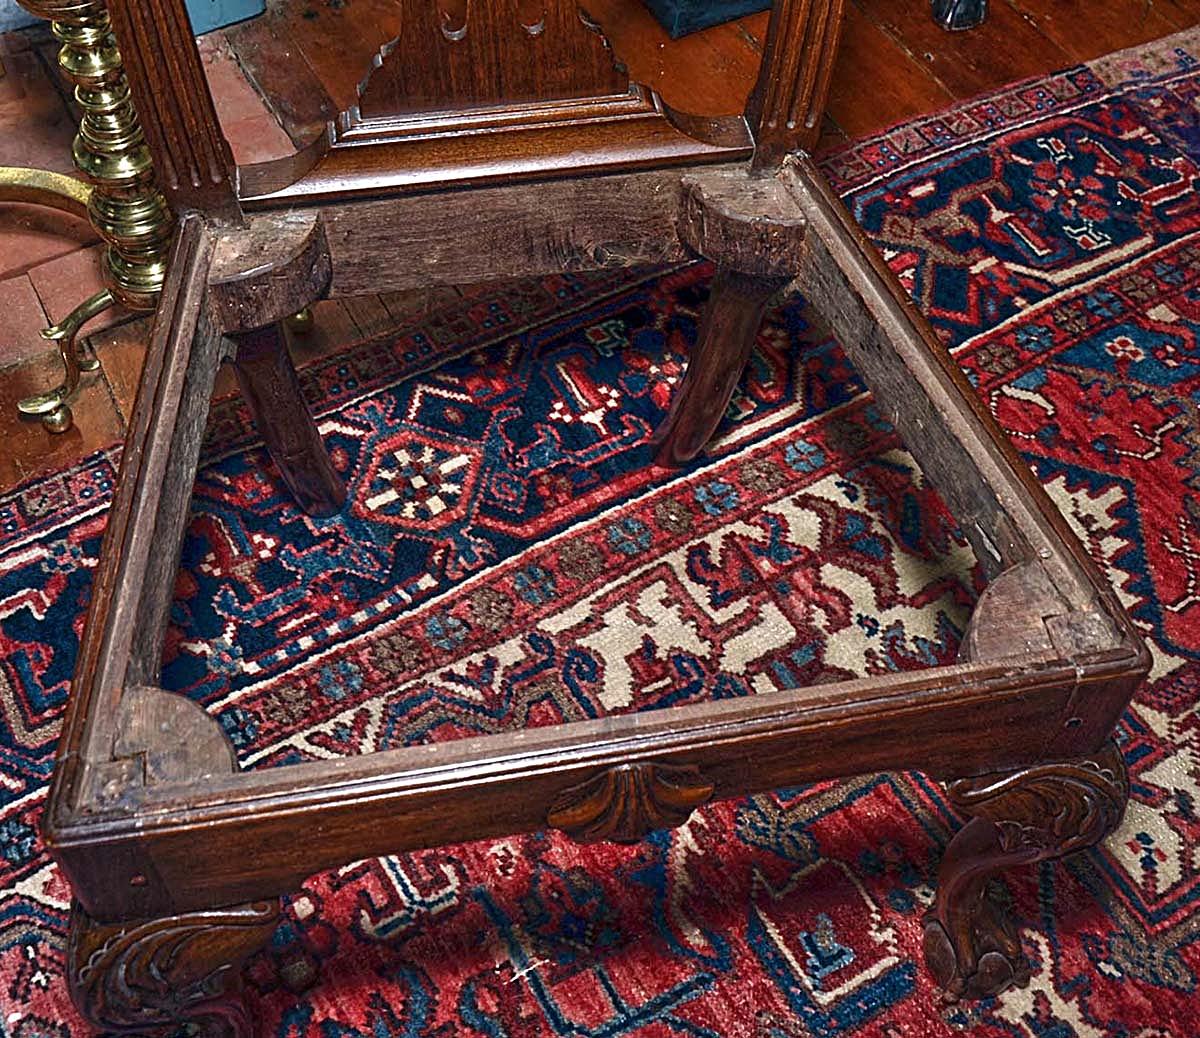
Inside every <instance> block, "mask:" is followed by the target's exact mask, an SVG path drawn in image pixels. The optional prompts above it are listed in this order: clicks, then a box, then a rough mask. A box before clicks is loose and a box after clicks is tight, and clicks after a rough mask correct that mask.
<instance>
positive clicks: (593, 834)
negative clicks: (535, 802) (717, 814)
mask: <svg viewBox="0 0 1200 1038" xmlns="http://www.w3.org/2000/svg"><path fill="white" fill-rule="evenodd" d="M712 794H713V784H712V783H711V782H709V781H707V780H706V779H705V778H704V776H703V775H701V774H700V772H699V771H698V770H697V769H696V768H692V767H685V768H680V767H671V766H669V765H662V764H654V763H643V764H621V765H618V766H617V767H615V768H609V769H608V770H607V771H602V772H600V774H598V775H596V776H594V777H592V778H590V779H588V780H587V781H586V782H581V783H580V784H579V785H578V786H572V787H571V788H570V789H565V790H563V792H562V793H560V794H559V795H558V798H557V799H556V800H555V801H554V803H553V804H551V805H550V810H549V811H548V812H547V814H546V824H547V825H549V826H551V827H552V828H555V829H561V830H562V831H563V832H565V833H566V834H567V835H568V836H570V837H571V838H572V839H574V840H578V841H579V842H580V843H595V842H598V841H601V840H615V841H616V842H618V843H636V842H637V841H638V840H640V839H642V837H644V836H645V835H646V834H647V833H651V832H653V831H654V830H656V829H674V828H675V827H676V826H679V825H682V824H683V823H684V822H686V821H687V819H688V817H689V816H690V815H691V813H692V812H693V811H694V810H696V808H698V807H700V806H701V805H702V804H705V803H707V802H708V800H709V799H710V798H711V797H712Z"/></svg>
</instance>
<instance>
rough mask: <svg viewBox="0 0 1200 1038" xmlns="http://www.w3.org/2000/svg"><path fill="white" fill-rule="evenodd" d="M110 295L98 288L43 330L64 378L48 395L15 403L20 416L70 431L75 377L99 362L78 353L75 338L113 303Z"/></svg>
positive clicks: (108, 292)
mask: <svg viewBox="0 0 1200 1038" xmlns="http://www.w3.org/2000/svg"><path fill="white" fill-rule="evenodd" d="M114 301H115V300H114V299H113V294H112V292H110V291H109V290H108V289H107V288H102V289H101V290H100V291H99V292H97V293H96V294H95V295H94V296H92V297H91V298H90V299H85V300H84V301H83V302H82V303H80V304H79V305H78V306H77V307H75V309H74V310H72V311H71V312H70V313H69V314H67V316H66V317H64V318H63V319H62V320H61V321H59V322H58V324H55V325H52V326H51V327H49V328H46V329H45V330H44V331H43V332H42V338H44V339H49V340H51V341H52V342H55V343H57V344H58V352H59V353H60V354H61V356H62V362H63V368H64V369H65V370H66V373H67V377H66V379H65V380H64V382H63V384H62V385H61V386H57V387H55V388H54V389H52V390H50V391H49V392H48V393H38V394H36V395H35V396H27V397H26V398H25V399H24V400H21V401H19V402H18V403H17V410H19V411H20V412H21V414H28V415H37V416H39V417H40V418H41V419H42V424H43V425H44V426H45V427H46V428H47V429H49V430H50V432H53V433H59V432H66V431H67V430H68V429H69V428H71V408H70V407H68V406H67V401H68V400H69V399H70V397H71V394H72V393H74V392H75V389H76V387H77V386H78V385H79V374H80V372H83V371H95V370H96V369H97V368H98V367H100V362H99V361H98V360H96V359H95V358H94V357H84V356H81V355H80V353H79V345H78V343H77V342H76V338H77V337H78V335H79V329H80V328H82V327H83V326H84V325H85V324H86V323H87V322H88V321H90V320H91V319H92V318H93V317H95V316H96V315H97V314H100V313H103V312H104V311H105V310H107V309H108V308H109V307H110V306H112V305H113V303H114Z"/></svg>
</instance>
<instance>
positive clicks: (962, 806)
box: [924, 741, 1129, 1001]
mask: <svg viewBox="0 0 1200 1038" xmlns="http://www.w3.org/2000/svg"><path fill="white" fill-rule="evenodd" d="M948 792H949V794H950V801H951V803H953V804H954V806H955V808H956V809H957V810H959V811H961V812H963V813H964V814H968V815H973V816H974V817H972V818H971V820H970V821H969V822H968V823H967V824H966V825H965V826H963V828H962V829H960V830H959V831H958V833H956V834H955V836H954V839H953V840H951V841H950V845H949V847H947V848H946V854H945V857H944V858H943V859H942V864H941V868H940V870H939V873H938V893H937V899H936V901H935V902H934V906H933V909H932V910H931V911H930V913H929V914H928V915H927V916H926V918H925V940H924V944H925V961H926V962H927V963H928V965H929V969H930V971H931V972H932V973H933V975H934V978H935V979H936V980H937V982H938V984H939V985H940V986H941V988H942V990H943V992H944V993H945V997H946V998H947V999H948V1000H950V1001H954V1000H956V999H958V998H961V997H964V996H965V997H971V998H975V997H986V996H988V995H994V994H997V993H999V992H1000V991H1003V990H1004V989H1005V988H1006V987H1009V986H1010V985H1013V984H1017V985H1022V984H1024V983H1025V982H1026V981H1027V980H1028V979H1029V967H1028V964H1027V963H1026V961H1025V957H1024V955H1023V954H1022V952H1021V941H1020V936H1019V934H1018V933H1017V930H1016V927H1015V926H1014V925H1013V923H1012V921H1011V920H1010V919H1009V918H1008V917H1007V916H1006V914H1005V913H1004V911H1003V909H1001V908H1000V907H999V906H998V905H996V904H995V903H994V902H993V901H992V900H991V899H990V898H989V897H988V896H987V893H986V888H987V884H988V881H989V880H990V879H991V878H992V877H993V876H995V875H997V874H998V873H999V872H1000V871H1002V870H1003V869H1006V868H1009V867H1010V866H1014V865H1026V864H1031V863H1033V862H1036V861H1041V860H1042V859H1045V858H1057V857H1061V856H1062V855H1065V854H1070V853H1071V852H1072V851H1078V850H1082V849H1083V848H1085V847H1090V846H1092V845H1093V844H1096V843H1099V842H1100V840H1102V839H1103V838H1104V837H1105V836H1106V835H1107V834H1108V833H1110V832H1112V831H1113V830H1114V829H1115V828H1116V827H1117V826H1118V825H1119V824H1120V821H1121V815H1122V814H1123V813H1124V810H1125V804H1126V802H1127V801H1128V799H1129V778H1128V775H1127V774H1126V771H1125V761H1124V759H1123V758H1122V757H1121V752H1120V750H1119V749H1117V747H1116V744H1115V743H1113V742H1111V741H1110V742H1108V743H1106V744H1105V745H1104V746H1103V747H1102V748H1101V749H1100V750H1099V752H1097V753H1096V754H1094V755H1093V756H1091V757H1088V758H1085V759H1081V760H1075V761H1068V762H1065V763H1058V764H1043V765H1037V766H1035V767H1030V768H1024V769H1021V770H1019V771H1013V772H1006V773H1003V774H993V775H982V776H978V777H976V778H967V779H960V780H958V781H957V782H953V783H951V784H950V785H949V787H948Z"/></svg>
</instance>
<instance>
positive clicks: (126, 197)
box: [0, 0, 172, 432]
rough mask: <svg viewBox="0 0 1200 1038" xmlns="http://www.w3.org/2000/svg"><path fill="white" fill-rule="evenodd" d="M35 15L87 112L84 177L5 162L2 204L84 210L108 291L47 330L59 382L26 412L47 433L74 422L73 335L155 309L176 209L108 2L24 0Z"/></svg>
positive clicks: (77, 363) (90, 365) (87, 367)
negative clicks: (133, 94)
mask: <svg viewBox="0 0 1200 1038" xmlns="http://www.w3.org/2000/svg"><path fill="white" fill-rule="evenodd" d="M20 2H21V6H22V7H24V8H25V9H26V10H27V11H29V12H30V13H31V14H34V15H37V16H38V17H40V18H47V19H49V20H50V21H51V22H52V30H53V32H54V35H55V37H56V38H57V39H58V41H59V42H60V43H61V44H62V48H61V49H60V50H59V53H58V63H59V65H60V66H61V67H62V69H63V71H64V72H65V73H66V74H67V76H68V77H69V78H70V79H71V81H72V82H73V83H74V84H75V100H76V101H77V102H78V103H79V107H80V108H81V109H82V110H83V119H82V121H81V122H80V126H79V133H78V134H77V135H76V137H75V143H74V146H73V148H72V155H73V157H74V159H75V166H76V168H78V170H79V171H80V173H82V174H83V176H84V177H85V179H86V181H87V183H84V184H81V183H79V182H78V181H75V180H73V179H72V178H71V177H64V176H62V175H61V174H55V173H48V172H45V171H42V170H27V169H0V201H17V202H33V203H36V204H39V205H49V206H52V207H54V208H56V209H63V210H66V211H68V212H72V213H76V214H79V213H81V212H85V213H86V214H87V216H88V218H89V219H90V220H91V222H92V226H94V227H95V228H96V231H97V233H99V235H100V236H101V237H102V238H103V239H104V242H105V244H106V246H107V247H106V248H105V250H104V267H103V275H104V284H105V289H104V291H102V292H99V293H97V294H96V295H94V296H92V297H91V298H90V299H88V300H86V301H84V302H83V303H81V304H80V305H79V306H77V307H76V308H75V309H74V310H72V311H71V313H70V314H68V315H67V316H66V317H65V318H63V320H62V321H60V322H59V323H58V324H56V325H55V326H54V327H53V328H48V329H46V331H44V332H43V333H42V334H43V335H44V336H45V337H46V338H47V339H50V340H52V341H54V342H55V343H57V344H58V348H59V352H60V353H61V355H62V359H63V366H64V368H65V379H64V381H63V383H62V384H61V385H59V386H57V387H56V388H54V389H52V390H50V391H49V392H47V393H39V394H38V395H37V396H33V397H29V398H28V399H26V400H22V401H21V402H20V404H19V405H18V406H19V408H20V410H21V411H22V413H24V414H29V415H38V416H40V417H41V419H42V422H43V424H44V425H45V426H46V428H47V429H49V430H50V431H51V432H64V431H65V430H67V429H69V428H70V426H71V411H70V408H69V406H68V400H69V399H70V397H71V394H72V393H74V391H75V389H76V387H77V386H78V384H79V375H80V372H81V371H91V370H94V369H95V367H96V366H97V365H96V363H95V361H92V360H85V359H81V358H80V356H79V354H78V349H77V346H76V341H75V340H76V337H77V336H78V334H79V331H80V329H81V328H82V327H83V325H84V323H85V322H87V321H89V320H91V319H92V318H93V317H95V316H96V315H97V314H99V313H101V312H102V311H103V310H105V309H107V308H108V307H110V306H112V305H114V304H120V305H122V306H125V307H127V308H129V309H130V310H153V309H154V306H155V304H156V302H157V299H158V293H159V290H160V289H161V288H162V283H163V278H164V277H165V276H166V252H167V246H168V245H169V243H170V240H171V224H172V220H171V211H170V209H168V208H167V203H166V200H165V199H164V198H163V196H162V195H161V194H160V193H159V191H158V188H157V187H156V186H155V183H154V168H153V165H152V163H151V160H150V152H149V150H148V149H147V147H146V142H145V139H144V138H143V136H142V130H141V126H140V125H139V124H138V120H137V114H136V113H135V112H134V110H133V104H132V102H131V101H130V99H129V84H128V83H127V82H126V80H125V73H124V70H123V68H122V66H121V55H120V54H119V53H118V52H117V45H116V40H115V39H114V38H113V35H112V30H111V28H110V25H109V20H108V11H107V9H106V8H105V6H104V4H103V2H102V0H20Z"/></svg>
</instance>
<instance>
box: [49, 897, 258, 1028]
mask: <svg viewBox="0 0 1200 1038" xmlns="http://www.w3.org/2000/svg"><path fill="white" fill-rule="evenodd" d="M278 920H279V903H278V902H277V901H260V902H255V903H253V904H245V905H234V906H232V907H229V908H216V909H212V910H210V911H205V912H189V913H187V914H184V915H178V916H171V917H168V918H165V919H153V920H142V921H135V922H126V923H112V924H109V923H100V922H97V921H96V920H94V919H92V918H91V917H90V916H89V915H88V914H87V913H86V912H85V911H84V910H83V909H82V908H81V907H80V906H79V905H74V906H73V907H72V909H71V936H70V941H69V944H68V961H67V976H68V978H69V981H70V984H71V996H72V999H73V1000H74V1002H75V1005H76V1007H77V1008H78V1009H79V1011H80V1013H81V1014H82V1015H83V1016H84V1017H85V1018H86V1019H87V1020H88V1021H89V1022H90V1023H91V1024H93V1025H94V1026H95V1027H98V1028H101V1029H102V1030H104V1031H108V1032H117V1033H130V1032H145V1031H147V1030H151V1029H159V1028H165V1027H169V1026H171V1025H177V1024H179V1023H181V1022H187V1023H191V1024H195V1025H197V1026H198V1027H199V1029H200V1033H202V1034H214V1035H216V1034H231V1035H238V1036H248V1035H250V1034H252V1033H253V1030H252V1028H251V1026H250V1020H249V1018H248V1016H247V1014H246V1009H245V1006H244V1005H243V1004H242V1002H241V999H240V997H239V991H240V986H241V968H242V964H243V963H244V962H245V961H246V959H247V958H248V957H249V956H251V955H252V954H254V952H256V951H258V949H259V948H261V947H262V946H263V945H265V944H266V943H267V941H268V940H269V939H270V936H271V934H272V932H273V931H274V929H275V925H276V923H277V922H278Z"/></svg>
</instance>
